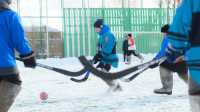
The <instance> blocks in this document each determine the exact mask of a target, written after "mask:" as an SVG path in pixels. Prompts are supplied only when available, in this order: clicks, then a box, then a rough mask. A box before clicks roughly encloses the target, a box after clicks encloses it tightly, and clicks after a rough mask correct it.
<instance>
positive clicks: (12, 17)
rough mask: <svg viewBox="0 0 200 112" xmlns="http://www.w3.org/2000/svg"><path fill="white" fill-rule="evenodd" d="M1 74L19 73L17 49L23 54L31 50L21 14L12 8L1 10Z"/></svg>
mask: <svg viewBox="0 0 200 112" xmlns="http://www.w3.org/2000/svg"><path fill="white" fill-rule="evenodd" d="M0 50H1V55H0V76H5V75H13V74H17V73H19V71H18V69H17V65H16V62H15V50H17V51H18V52H19V53H20V54H21V55H26V54H29V53H30V52H31V48H30V46H29V44H28V41H27V40H26V33H25V32H24V30H23V27H22V25H21V19H20V17H19V15H18V14H17V13H16V12H14V11H12V10H5V11H3V12H0Z"/></svg>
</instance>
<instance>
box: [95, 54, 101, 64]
mask: <svg viewBox="0 0 200 112" xmlns="http://www.w3.org/2000/svg"><path fill="white" fill-rule="evenodd" d="M101 58H102V56H101V54H100V52H99V53H98V54H96V55H95V56H94V58H93V60H94V64H96V63H97V62H98V61H100V60H101Z"/></svg>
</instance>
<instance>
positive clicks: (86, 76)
mask: <svg viewBox="0 0 200 112" xmlns="http://www.w3.org/2000/svg"><path fill="white" fill-rule="evenodd" d="M93 64H94V61H92V65H93ZM89 74H90V72H89V71H88V72H87V73H86V75H85V77H84V78H83V79H75V78H71V79H70V80H72V81H74V82H85V81H86V80H87V79H88V77H89Z"/></svg>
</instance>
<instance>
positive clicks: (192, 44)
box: [166, 0, 200, 112]
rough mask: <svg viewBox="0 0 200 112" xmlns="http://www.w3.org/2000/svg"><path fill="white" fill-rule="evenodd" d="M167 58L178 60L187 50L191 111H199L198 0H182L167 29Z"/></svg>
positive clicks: (199, 27)
mask: <svg viewBox="0 0 200 112" xmlns="http://www.w3.org/2000/svg"><path fill="white" fill-rule="evenodd" d="M168 39H169V42H170V45H169V47H168V49H167V52H166V55H167V60H168V61H169V62H171V63H176V62H180V61H181V60H182V57H183V56H184V52H185V51H186V50H189V57H188V63H187V65H188V69H189V74H190V78H189V100H190V104H191V109H192V111H193V112H200V53H199V51H200V0H183V1H182V4H180V6H179V7H178V8H177V11H176V15H175V16H174V19H173V22H172V25H171V27H170V29H169V31H168Z"/></svg>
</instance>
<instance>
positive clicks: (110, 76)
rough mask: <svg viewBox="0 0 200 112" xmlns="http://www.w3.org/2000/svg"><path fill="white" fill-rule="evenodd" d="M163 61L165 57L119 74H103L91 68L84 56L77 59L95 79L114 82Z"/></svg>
mask: <svg viewBox="0 0 200 112" xmlns="http://www.w3.org/2000/svg"><path fill="white" fill-rule="evenodd" d="M165 59H166V56H164V57H161V58H158V59H156V60H151V61H149V62H146V63H143V64H140V65H137V66H134V67H131V68H128V69H125V70H122V71H120V72H116V73H105V72H102V71H99V70H97V69H95V68H94V67H93V66H92V64H91V63H90V62H89V61H88V60H87V59H86V58H85V56H80V57H79V61H80V62H81V63H82V64H83V66H84V68H86V69H87V70H88V71H90V72H91V73H92V74H94V75H96V76H97V77H100V78H102V79H107V80H114V79H118V78H121V77H124V76H126V75H128V74H130V73H132V72H135V71H137V70H139V69H142V68H145V67H148V66H150V65H153V64H155V63H159V62H161V61H163V60H165Z"/></svg>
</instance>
